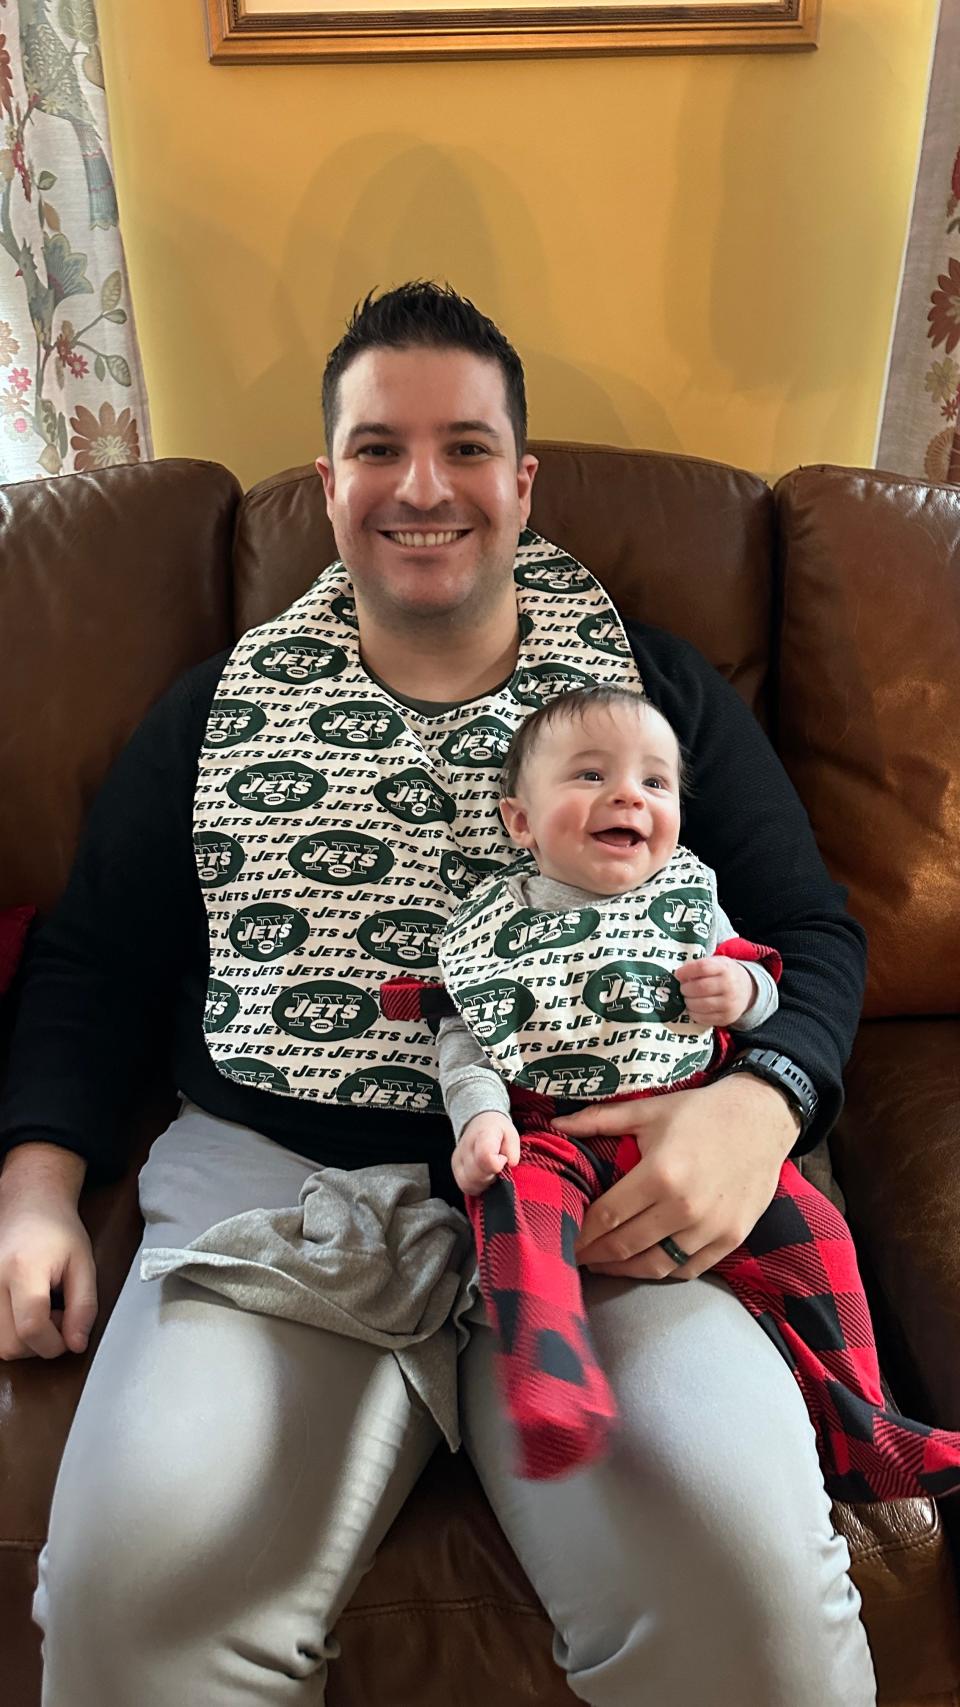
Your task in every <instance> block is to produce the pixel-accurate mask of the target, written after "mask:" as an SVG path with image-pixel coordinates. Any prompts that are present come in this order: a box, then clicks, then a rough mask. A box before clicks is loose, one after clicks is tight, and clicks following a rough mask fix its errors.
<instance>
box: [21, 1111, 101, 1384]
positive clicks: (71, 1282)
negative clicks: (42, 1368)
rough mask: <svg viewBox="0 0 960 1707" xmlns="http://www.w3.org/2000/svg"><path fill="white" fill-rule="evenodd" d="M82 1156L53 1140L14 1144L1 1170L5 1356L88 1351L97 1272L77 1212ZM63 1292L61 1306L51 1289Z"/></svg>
mask: <svg viewBox="0 0 960 1707" xmlns="http://www.w3.org/2000/svg"><path fill="white" fill-rule="evenodd" d="M83 1175H84V1163H83V1162H82V1161H81V1160H80V1158H79V1157H77V1156H73V1155H71V1154H70V1153H69V1152H68V1151H65V1150H60V1149H58V1148H57V1147H56V1146H55V1145H52V1144H22V1145H20V1146H18V1148H17V1149H15V1150H11V1152H10V1154H9V1156H8V1157H7V1161H6V1165H5V1167H4V1170H3V1174H2V1177H0V1361H4V1362H5V1361H8V1360H10V1359H13V1358H20V1357H46V1358H51V1357H59V1356H60V1355H61V1354H62V1353H63V1352H64V1351H77V1352H79V1351H85V1350H86V1346H87V1340H88V1339H89V1336H90V1330H91V1328H92V1327H93V1324H94V1321H95V1319H96V1314H97V1275H96V1268H95V1265H94V1261H93V1252H92V1250H91V1248H90V1240H89V1238H88V1237H87V1232H86V1228H85V1227H84V1225H83V1222H82V1221H81V1220H80V1217H79V1215H78V1214H77V1198H78V1196H79V1193H80V1185H81V1183H82V1180H83ZM55 1290H59V1291H62V1293H63V1301H64V1309H63V1310H55V1309H53V1307H52V1305H51V1299H50V1294H51V1292H52V1291H55Z"/></svg>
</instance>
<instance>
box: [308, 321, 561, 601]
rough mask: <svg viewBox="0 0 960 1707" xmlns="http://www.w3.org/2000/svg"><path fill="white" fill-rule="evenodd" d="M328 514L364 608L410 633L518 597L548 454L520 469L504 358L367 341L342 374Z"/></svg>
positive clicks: (325, 467) (328, 469)
mask: <svg viewBox="0 0 960 1707" xmlns="http://www.w3.org/2000/svg"><path fill="white" fill-rule="evenodd" d="M339 402H340V408H339V417H338V420H337V426H336V431H335V434H334V443H333V450H332V457H320V458H319V459H318V461H317V468H318V470H319V472H320V474H321V476H322V478H323V484H324V490H325V492H326V497H327V514H328V515H329V517H330V520H331V522H332V523H333V531H334V534H335V536H336V541H337V550H338V551H339V553H340V556H341V558H342V560H343V562H344V563H345V564H346V566H347V568H348V569H349V571H350V576H351V579H352V581H353V588H354V592H355V594H356V598H357V609H358V615H359V617H360V620H361V626H362V620H363V614H364V610H365V609H366V611H367V612H368V613H369V614H370V615H372V616H373V617H375V618H376V620H377V621H378V622H380V623H381V624H384V623H386V624H391V623H392V624H394V625H396V626H397V627H398V628H399V629H400V630H401V631H402V630H405V629H406V630H409V627H410V624H411V622H414V623H415V622H417V621H418V620H421V621H427V622H436V621H438V620H440V621H442V620H443V619H447V620H448V621H449V623H450V625H451V627H454V628H463V627H467V626H470V625H473V624H475V623H476V622H477V620H478V619H480V620H482V619H483V618H484V617H486V616H489V615H490V614H492V613H493V612H494V611H495V610H496V609H497V608H498V606H499V605H500V603H501V602H502V601H503V600H505V599H506V598H512V597H513V585H512V574H513V562H514V557H515V554H516V547H517V539H518V536H519V534H520V532H521V529H522V528H523V527H524V525H525V524H526V521H527V517H528V516H529V514H530V492H531V488H532V485H533V477H534V474H535V473H536V469H537V462H536V458H535V457H532V456H525V457H524V458H523V459H522V461H521V463H520V465H519V467H518V465H517V454H516V446H515V443H514V438H513V430H512V427H511V424H510V418H509V416H508V414H507V408H506V399H505V393H504V380H503V375H502V372H501V369H500V367H499V365H498V363H497V362H495V361H493V360H490V361H488V360H485V359H484V358H482V357H480V356H475V355H472V354H471V353H470V352H468V351H466V350H433V349H423V348H411V349H407V350H384V349H373V350H365V351H364V353H363V354H362V355H360V356H358V357H357V359H356V361H354V362H352V363H351V365H350V367H348V368H347V371H346V373H345V374H344V375H343V378H342V379H341V381H340V399H339Z"/></svg>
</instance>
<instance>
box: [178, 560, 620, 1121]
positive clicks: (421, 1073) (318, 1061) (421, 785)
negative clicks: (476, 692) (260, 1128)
mask: <svg viewBox="0 0 960 1707" xmlns="http://www.w3.org/2000/svg"><path fill="white" fill-rule="evenodd" d="M514 578H515V582H516V589H517V605H518V611H519V623H520V649H519V655H518V658H517V666H516V669H515V671H514V674H513V675H512V677H511V678H510V681H509V682H508V683H507V684H506V685H505V686H504V687H503V688H501V689H500V690H499V691H498V692H496V693H492V694H489V695H487V696H486V697H485V698H483V699H480V700H473V701H471V702H470V703H469V704H467V705H461V706H457V707H455V708H454V709H453V710H450V711H447V712H444V713H442V714H441V715H440V716H436V717H432V716H427V715H425V714H423V713H420V712H417V711H414V710H412V709H410V708H408V707H407V706H405V705H402V704H400V703H399V702H398V701H396V700H394V699H393V698H391V696H390V694H389V693H388V691H387V690H386V689H385V688H383V687H381V686H380V685H379V684H378V683H376V682H374V681H373V680H372V679H371V677H370V676H368V675H367V673H366V671H365V670H364V668H363V665H362V663H361V661H360V652H359V644H358V637H357V626H356V616H355V611H354V603H353V597H352V591H351V586H350V578H349V574H348V571H347V570H346V568H345V567H344V565H343V564H342V563H339V562H337V563H333V564H331V566H330V567H329V568H328V569H326V570H324V572H323V574H322V575H321V576H320V577H319V579H318V580H317V581H316V582H315V583H314V585H313V586H312V587H311V588H310V590H309V591H308V592H307V593H305V594H304V596H303V597H302V598H301V599H299V600H298V601H297V602H296V604H294V605H291V607H290V609H289V610H287V611H284V612H283V614H282V615H281V616H279V617H277V618H275V620H274V621H273V622H269V623H266V624H265V625H264V626H263V627H262V628H258V629H253V630H251V632H250V633H248V634H245V635H244V636H243V639H242V640H240V641H239V642H238V644H237V646H236V647H235V648H234V650H233V652H232V654H231V656H230V658H229V660H228V662H227V665H226V668H225V670H224V672H223V676H222V678H221V680H220V684H219V688H218V693H217V698H216V699H215V700H214V703H213V706H212V707H211V711H210V716H209V720H208V724H207V733H206V739H205V742H204V746H203V751H202V753H201V757H200V766H199V774H198V779H197V791H196V799H195V805H194V841H195V847H196V857H197V868H198V871H199V875H200V882H201V885H202V887H203V892H204V899H205V902H206V908H207V919H208V923H209V929H210V980H209V986H208V992H207V1006H206V1017H205V1032H206V1040H207V1046H208V1048H209V1050H210V1054H211V1056H212V1058H213V1061H214V1063H215V1065H216V1066H217V1068H218V1069H219V1071H220V1072H221V1073H223V1074H224V1075H225V1076H226V1077H227V1078H230V1079H234V1080H236V1081H238V1082H239V1083H241V1084H248V1085H252V1086H255V1087H257V1088H259V1089H262V1090H267V1091H271V1092H274V1093H276V1094H279V1095H283V1096H299V1097H309V1098H312V1099H314V1100H316V1101H318V1102H336V1103H339V1104H341V1105H347V1106H355V1107H358V1108H359V1107H365V1106H375V1107H381V1108H400V1109H406V1110H416V1111H424V1112H425V1111H428V1110H429V1111H431V1112H435V1113H442V1111H443V1103H442V1100H441V1096H440V1089H439V1085H438V1082H437V1074H436V1061H435V1055H434V1046H433V1042H432V1039H431V1038H430V1036H429V1035H428V1034H427V1032H426V1030H425V1028H424V1027H423V1025H422V1024H421V1023H419V1022H418V1023H416V1024H414V1023H412V1022H401V1021H390V1020H387V1019H385V1018H384V1017H383V1015H382V1014H381V1012H380V1008H379V1003H378V991H379V987H380V985H381V983H382V982H383V981H384V980H385V979H387V978H390V977H395V976H396V975H397V973H398V972H403V971H406V972H410V973H413V974H415V975H416V976H417V977H422V978H438V977H439V975H440V972H439V965H438V948H437V945H438V941H439V936H440V933H441V931H442V930H443V928H444V926H445V925H446V923H447V920H448V919H449V917H450V915H451V913H452V912H453V910H454V908H455V907H456V906H457V905H458V903H459V902H460V901H462V900H463V899H465V897H466V896H468V895H469V894H470V892H471V891H472V889H473V887H474V885H475V884H476V883H477V881H478V879H479V878H481V877H485V876H489V875H490V873H491V872H496V871H502V870H504V869H506V868H508V867H509V866H511V865H513V864H514V863H515V862H516V859H517V850H516V849H515V848H514V846H513V844H512V843H511V842H510V840H509V838H508V837H507V834H506V831H505V830H504V828H503V825H502V822H501V820H500V815H499V812H498V810H497V778H498V774H499V769H500V765H501V763H502V760H503V756H504V754H505V752H506V748H507V744H508V742H509V740H510V736H511V735H512V733H513V731H514V730H515V729H516V728H517V726H518V724H520V723H521V722H522V721H523V719H524V717H526V716H527V715H528V713H529V712H530V711H531V710H533V709H535V708H536V707H537V706H539V705H542V704H544V703H545V702H546V701H548V700H550V699H553V698H555V697H556V695H557V694H560V693H564V692H568V691H569V690H570V689H572V688H576V687H582V686H584V685H588V684H590V683H591V682H603V683H606V684H610V685H618V686H623V687H629V688H633V689H636V690H640V689H641V687H642V684H641V681H640V677H639V674H638V671H637V666H636V663H635V661H634V658H633V654H632V653H631V651H630V647H629V645H628V642H627V638H626V635H625V633H624V631H623V626H622V624H621V622H620V619H619V617H618V615H617V613H616V611H615V609H614V607H613V605H612V604H611V602H610V600H609V598H608V597H607V594H606V593H605V592H604V590H603V588H602V587H601V586H600V585H599V583H598V582H597V581H595V580H594V578H593V576H592V575H591V574H590V573H589V572H588V571H587V570H586V569H584V568H583V566H582V565H581V564H579V563H577V562H576V560H575V559H574V558H572V557H570V556H569V555H568V554H567V553H565V552H563V551H561V550H560V549H559V548H558V547H557V546H554V545H551V544H549V543H548V542H547V541H546V540H543V539H541V538H539V536H538V535H536V534H534V533H531V532H529V531H528V532H525V533H524V534H522V535H521V538H520V542H519V546H518V550H517V557H516V562H515V566H514Z"/></svg>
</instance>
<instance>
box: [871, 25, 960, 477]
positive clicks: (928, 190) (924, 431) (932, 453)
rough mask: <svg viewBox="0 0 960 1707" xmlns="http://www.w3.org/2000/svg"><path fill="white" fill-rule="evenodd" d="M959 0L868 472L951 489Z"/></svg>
mask: <svg viewBox="0 0 960 1707" xmlns="http://www.w3.org/2000/svg"><path fill="white" fill-rule="evenodd" d="M958 344H960V0H941V7H940V22H939V27H938V29H937V35H936V41H935V44H934V55H933V70H932V75H931V79H930V96H929V100H928V103H927V115H926V122H925V126H924V133H923V144H922V147H921V151H920V167H919V171H918V174H917V187H916V192H915V196H914V205H913V213H912V216H911V221H910V232H909V236H908V239H907V248H906V255H905V258H904V268H903V282H902V285H901V290H900V303H899V307H898V309H897V319H896V326H895V328H894V335H893V346H892V349H891V354H890V371H889V374H888V376H887V391H886V396H885V398H884V402H883V415H882V420H881V423H880V433H879V439H878V443H877V466H878V467H879V468H887V469H891V470H892V471H893V472H894V473H895V474H912V475H918V476H920V477H926V479H928V480H935V481H944V480H949V481H960V425H958V409H960V361H958V359H957V358H958V357H960V350H958V349H957V345H958Z"/></svg>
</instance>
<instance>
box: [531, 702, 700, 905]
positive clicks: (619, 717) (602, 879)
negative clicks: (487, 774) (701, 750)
mask: <svg viewBox="0 0 960 1707" xmlns="http://www.w3.org/2000/svg"><path fill="white" fill-rule="evenodd" d="M502 808H503V818H504V822H505V824H506V826H507V830H508V831H509V833H510V835H511V837H512V839H513V840H514V841H515V842H516V843H517V844H518V846H520V847H525V848H529V849H530V850H531V852H532V853H533V855H534V857H535V858H536V861H537V864H538V865H539V867H540V870H541V872H542V873H543V875H544V877H553V878H555V879H557V880H558V881H559V882H561V883H570V884H573V885H574V886H575V887H576V888H578V889H589V890H591V891H592V892H593V893H594V894H595V895H624V894H626V892H627V890H628V889H635V888H636V887H637V885H638V884H640V883H643V882H645V881H646V879H647V878H648V877H652V876H653V875H654V873H655V872H657V871H660V870H661V868H662V867H663V866H665V865H666V863H667V861H668V860H669V858H670V856H671V854H673V852H674V851H675V849H676V846H677V840H678V838H679V835H680V754H679V750H678V747H677V739H676V736H675V735H674V733H673V730H672V729H671V728H670V725H669V724H668V723H667V722H666V721H665V720H664V718H662V717H661V716H660V714H659V712H657V711H654V709H653V707H652V706H642V705H641V706H633V705H612V706H605V707H599V706H595V707H591V708H590V709H589V710H588V711H586V712H585V713H584V715H583V716H582V717H575V718H571V719H567V718H560V719H558V721H557V722H556V723H554V724H553V725H552V726H548V727H547V728H546V729H544V730H543V731H542V733H541V735H540V737H539V739H538V740H537V741H536V743H535V745H534V747H533V749H532V751H531V752H530V753H529V754H528V756H527V760H526V763H525V764H524V766H523V770H522V771H521V773H520V779H519V783H518V787H517V793H516V795H515V797H514V798H513V799H512V800H511V801H504V802H503V803H502Z"/></svg>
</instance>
